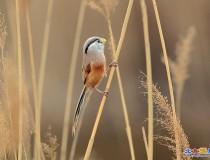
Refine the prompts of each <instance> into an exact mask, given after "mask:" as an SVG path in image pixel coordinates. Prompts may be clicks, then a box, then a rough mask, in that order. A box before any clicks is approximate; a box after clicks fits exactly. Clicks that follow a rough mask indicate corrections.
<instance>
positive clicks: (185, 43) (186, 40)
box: [169, 27, 196, 119]
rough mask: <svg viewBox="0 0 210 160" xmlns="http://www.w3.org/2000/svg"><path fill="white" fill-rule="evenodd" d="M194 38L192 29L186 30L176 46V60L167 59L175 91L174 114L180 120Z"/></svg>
mask: <svg viewBox="0 0 210 160" xmlns="http://www.w3.org/2000/svg"><path fill="white" fill-rule="evenodd" d="M195 36H196V30H195V28H194V27H190V28H189V29H188V33H187V35H186V36H185V37H181V38H180V40H179V41H178V43H177V44H176V50H175V55H176V60H175V61H173V60H171V59H169V66H170V68H171V74H172V76H173V81H174V84H175V89H176V112H177V116H178V117H179V119H181V98H182V93H183V90H184V85H185V81H186V80H187V79H188V78H189V71H188V68H189V64H190V52H191V50H192V48H193V47H192V43H193V40H194V38H195Z"/></svg>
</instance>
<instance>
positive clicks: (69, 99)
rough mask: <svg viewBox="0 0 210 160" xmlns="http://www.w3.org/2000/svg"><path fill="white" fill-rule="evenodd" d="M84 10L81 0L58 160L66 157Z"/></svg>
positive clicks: (83, 0)
mask: <svg viewBox="0 0 210 160" xmlns="http://www.w3.org/2000/svg"><path fill="white" fill-rule="evenodd" d="M85 9H86V0H82V1H81V5H80V9H79V17H78V21H77V27H76V34H75V40H74V46H73V51H72V56H71V64H70V70H69V80H68V87H67V95H66V105H65V112H64V122H63V132H62V142H61V154H60V160H66V155H67V151H66V150H67V143H68V134H69V120H70V113H71V103H72V94H73V87H74V77H75V71H76V64H77V57H78V51H79V45H80V37H81V32H82V26H83V21H84V16H85Z"/></svg>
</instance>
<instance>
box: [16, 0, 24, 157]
mask: <svg viewBox="0 0 210 160" xmlns="http://www.w3.org/2000/svg"><path fill="white" fill-rule="evenodd" d="M15 2H16V25H17V26H16V27H17V42H18V46H17V47H18V48H17V49H18V83H19V84H18V86H19V142H18V160H22V147H23V144H22V137H23V122H22V121H23V110H22V105H23V100H22V98H23V86H22V48H21V34H20V10H19V9H20V8H19V1H18V0H16V1H15Z"/></svg>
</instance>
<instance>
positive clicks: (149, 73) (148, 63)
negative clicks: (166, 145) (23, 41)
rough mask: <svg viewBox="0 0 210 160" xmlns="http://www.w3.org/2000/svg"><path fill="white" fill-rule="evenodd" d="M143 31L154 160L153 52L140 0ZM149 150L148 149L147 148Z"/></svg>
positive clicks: (150, 156)
mask: <svg viewBox="0 0 210 160" xmlns="http://www.w3.org/2000/svg"><path fill="white" fill-rule="evenodd" d="M140 4H141V10H142V19H143V29H144V43H145V52H146V66H147V67H146V68H147V83H148V149H149V154H148V159H149V160H153V128H154V127H153V122H154V120H153V100H152V64H151V52H150V41H149V27H148V16H147V7H146V4H145V1H144V0H140ZM146 149H147V148H146Z"/></svg>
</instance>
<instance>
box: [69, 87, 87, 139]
mask: <svg viewBox="0 0 210 160" xmlns="http://www.w3.org/2000/svg"><path fill="white" fill-rule="evenodd" d="M86 91H87V88H86V87H85V86H84V88H83V90H82V93H81V95H80V98H79V101H78V103H77V108H76V111H75V113H74V120H73V127H72V136H73V137H74V136H75V133H76V128H77V124H78V120H79V116H80V113H81V110H82V106H83V103H84V100H85V95H86Z"/></svg>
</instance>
